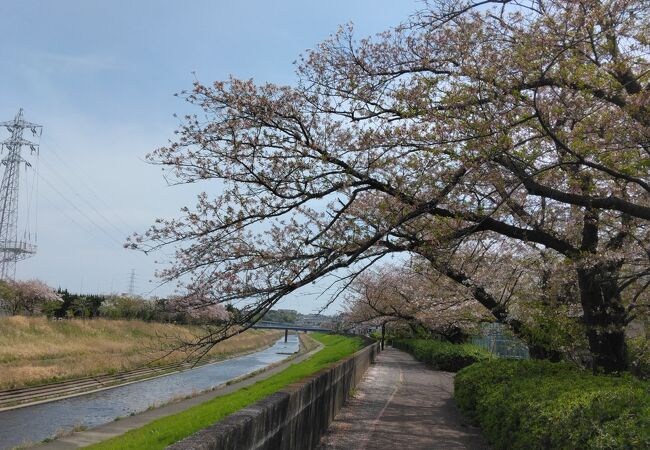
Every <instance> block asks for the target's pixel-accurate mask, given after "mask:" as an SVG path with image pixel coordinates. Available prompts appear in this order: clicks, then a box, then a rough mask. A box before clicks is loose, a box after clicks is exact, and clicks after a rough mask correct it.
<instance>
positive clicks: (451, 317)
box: [345, 263, 489, 339]
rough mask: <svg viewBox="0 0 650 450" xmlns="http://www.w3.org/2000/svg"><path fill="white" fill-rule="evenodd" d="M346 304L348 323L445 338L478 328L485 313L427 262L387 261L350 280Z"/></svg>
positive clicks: (487, 318) (485, 316) (468, 296)
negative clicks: (403, 328) (403, 263)
mask: <svg viewBox="0 0 650 450" xmlns="http://www.w3.org/2000/svg"><path fill="white" fill-rule="evenodd" d="M350 291H351V292H350V294H349V295H348V299H347V305H346V307H347V308H346V309H347V310H346V314H345V316H346V322H347V323H350V324H362V323H364V324H373V325H378V326H379V325H385V324H389V323H390V324H392V325H402V326H404V325H407V326H408V327H410V328H411V329H412V330H413V331H418V329H421V330H426V331H429V332H431V333H434V334H438V335H441V336H444V337H446V338H452V339H453V338H454V337H455V336H457V335H459V334H460V335H466V334H468V333H470V332H472V331H476V328H477V324H479V323H480V322H483V321H488V320H489V315H488V312H487V311H486V310H485V308H483V307H482V306H481V305H480V304H479V303H478V302H476V301H475V300H474V298H473V297H472V296H471V295H468V293H466V292H463V291H462V290H461V289H459V287H458V285H457V284H455V283H454V282H452V281H451V280H449V279H448V278H446V277H444V276H442V275H440V274H439V273H437V272H435V271H432V270H430V268H429V267H428V265H419V264H417V263H411V264H408V265H406V266H395V265H385V266H383V267H381V268H378V269H373V270H368V271H366V272H364V273H363V274H361V275H360V276H358V277H357V278H356V279H355V280H354V282H353V283H352V285H351V288H350Z"/></svg>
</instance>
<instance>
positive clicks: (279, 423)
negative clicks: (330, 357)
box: [168, 343, 379, 450]
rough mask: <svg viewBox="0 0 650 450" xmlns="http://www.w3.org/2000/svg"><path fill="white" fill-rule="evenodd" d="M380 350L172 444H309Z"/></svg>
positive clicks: (227, 449)
mask: <svg viewBox="0 0 650 450" xmlns="http://www.w3.org/2000/svg"><path fill="white" fill-rule="evenodd" d="M378 351H379V345H378V343H371V344H369V345H368V346H367V347H365V348H364V349H362V350H360V351H358V352H357V353H355V354H353V355H351V356H349V357H348V358H346V359H344V360H341V361H339V362H338V363H337V364H336V365H335V366H334V367H331V368H329V369H323V370H321V371H319V372H317V373H316V374H314V375H312V376H311V377H308V378H306V379H304V380H302V381H301V382H299V383H295V384H292V385H290V386H288V387H286V388H285V389H283V390H281V391H278V392H276V393H274V394H272V395H270V396H269V397H266V398H265V399H263V400H260V401H259V402H257V403H254V404H253V405H250V406H248V407H246V408H244V409H242V410H240V411H238V412H236V413H234V414H232V415H230V416H228V417H226V418H225V419H224V420H222V421H220V422H217V423H216V424H214V425H212V426H210V427H208V428H205V429H203V430H201V431H199V432H197V433H195V434H193V435H192V436H189V437H187V438H185V439H183V440H182V441H179V442H177V443H176V444H174V445H172V446H170V447H168V448H169V449H174V450H189V449H192V450H208V449H214V450H217V449H218V450H244V449H256V450H257V449H260V450H261V449H268V450H270V449H274V450H275V449H278V450H309V449H312V448H314V447H315V446H316V445H317V444H318V442H319V440H320V437H321V436H322V435H323V434H324V433H325V431H326V430H327V428H328V427H329V425H330V423H331V422H332V420H334V416H335V415H336V413H337V412H338V411H339V409H340V408H341V406H343V403H344V402H345V400H346V398H347V397H348V395H349V393H350V390H351V389H353V388H354V387H355V386H356V385H357V383H358V382H359V381H360V380H361V378H362V376H363V374H364V373H365V371H366V369H367V368H368V366H369V365H370V364H371V363H372V362H373V361H374V360H375V357H376V355H377V353H378Z"/></svg>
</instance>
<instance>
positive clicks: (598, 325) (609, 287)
mask: <svg viewBox="0 0 650 450" xmlns="http://www.w3.org/2000/svg"><path fill="white" fill-rule="evenodd" d="M617 274H618V267H617V265H616V264H615V263H609V264H598V265H596V266H594V267H590V268H584V269H578V286H579V288H580V302H581V303H582V309H583V312H584V323H585V327H586V330H587V331H586V332H587V339H588V341H589V349H590V351H591V354H592V357H593V368H594V370H595V371H604V372H606V373H611V372H617V371H622V370H626V369H627V368H628V364H627V358H626V346H625V318H626V314H625V308H624V307H623V305H622V302H621V296H620V291H619V288H618V280H617V278H618V277H617Z"/></svg>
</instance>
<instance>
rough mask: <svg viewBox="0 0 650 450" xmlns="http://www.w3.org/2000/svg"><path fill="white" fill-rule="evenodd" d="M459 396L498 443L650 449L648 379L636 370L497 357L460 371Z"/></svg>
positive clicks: (533, 446)
mask: <svg viewBox="0 0 650 450" xmlns="http://www.w3.org/2000/svg"><path fill="white" fill-rule="evenodd" d="M454 395H455V398H456V401H457V403H458V405H459V406H460V408H461V409H462V410H463V411H464V412H465V413H466V414H467V415H468V416H469V417H470V418H471V419H473V420H474V421H475V423H477V424H478V425H480V426H481V428H482V429H483V432H484V433H485V435H486V437H487V438H488V439H489V440H490V442H491V443H492V444H493V445H494V448H496V449H648V448H650V383H647V382H644V381H641V380H639V379H636V378H634V377H632V376H631V375H625V376H622V377H614V376H606V375H597V376H596V375H592V374H591V373H589V372H585V371H583V370H580V369H577V368H574V367H572V366H570V365H568V364H563V363H551V362H548V361H512V360H495V361H489V362H483V363H480V364H475V365H473V366H471V367H467V368H465V369H463V370H461V371H460V372H458V373H457V374H456V377H455V394H454Z"/></svg>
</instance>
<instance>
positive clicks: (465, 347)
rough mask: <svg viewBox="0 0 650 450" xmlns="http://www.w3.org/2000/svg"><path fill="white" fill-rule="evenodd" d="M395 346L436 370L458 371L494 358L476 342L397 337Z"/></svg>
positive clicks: (394, 342)
mask: <svg viewBox="0 0 650 450" xmlns="http://www.w3.org/2000/svg"><path fill="white" fill-rule="evenodd" d="M393 346H394V347H396V348H399V349H401V350H405V351H407V352H409V353H410V354H412V355H413V356H414V357H415V359H417V360H419V361H422V362H424V363H426V364H428V365H429V366H430V367H432V368H433V369H436V370H445V371H447V372H457V371H459V370H460V369H462V368H463V367H466V366H469V365H470V364H474V363H475V362H479V361H487V360H490V359H493V358H494V356H492V354H490V352H488V351H487V350H484V349H483V348H481V347H479V346H478V345H474V344H452V343H450V342H444V341H436V340H429V339H397V340H395V341H393Z"/></svg>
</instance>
